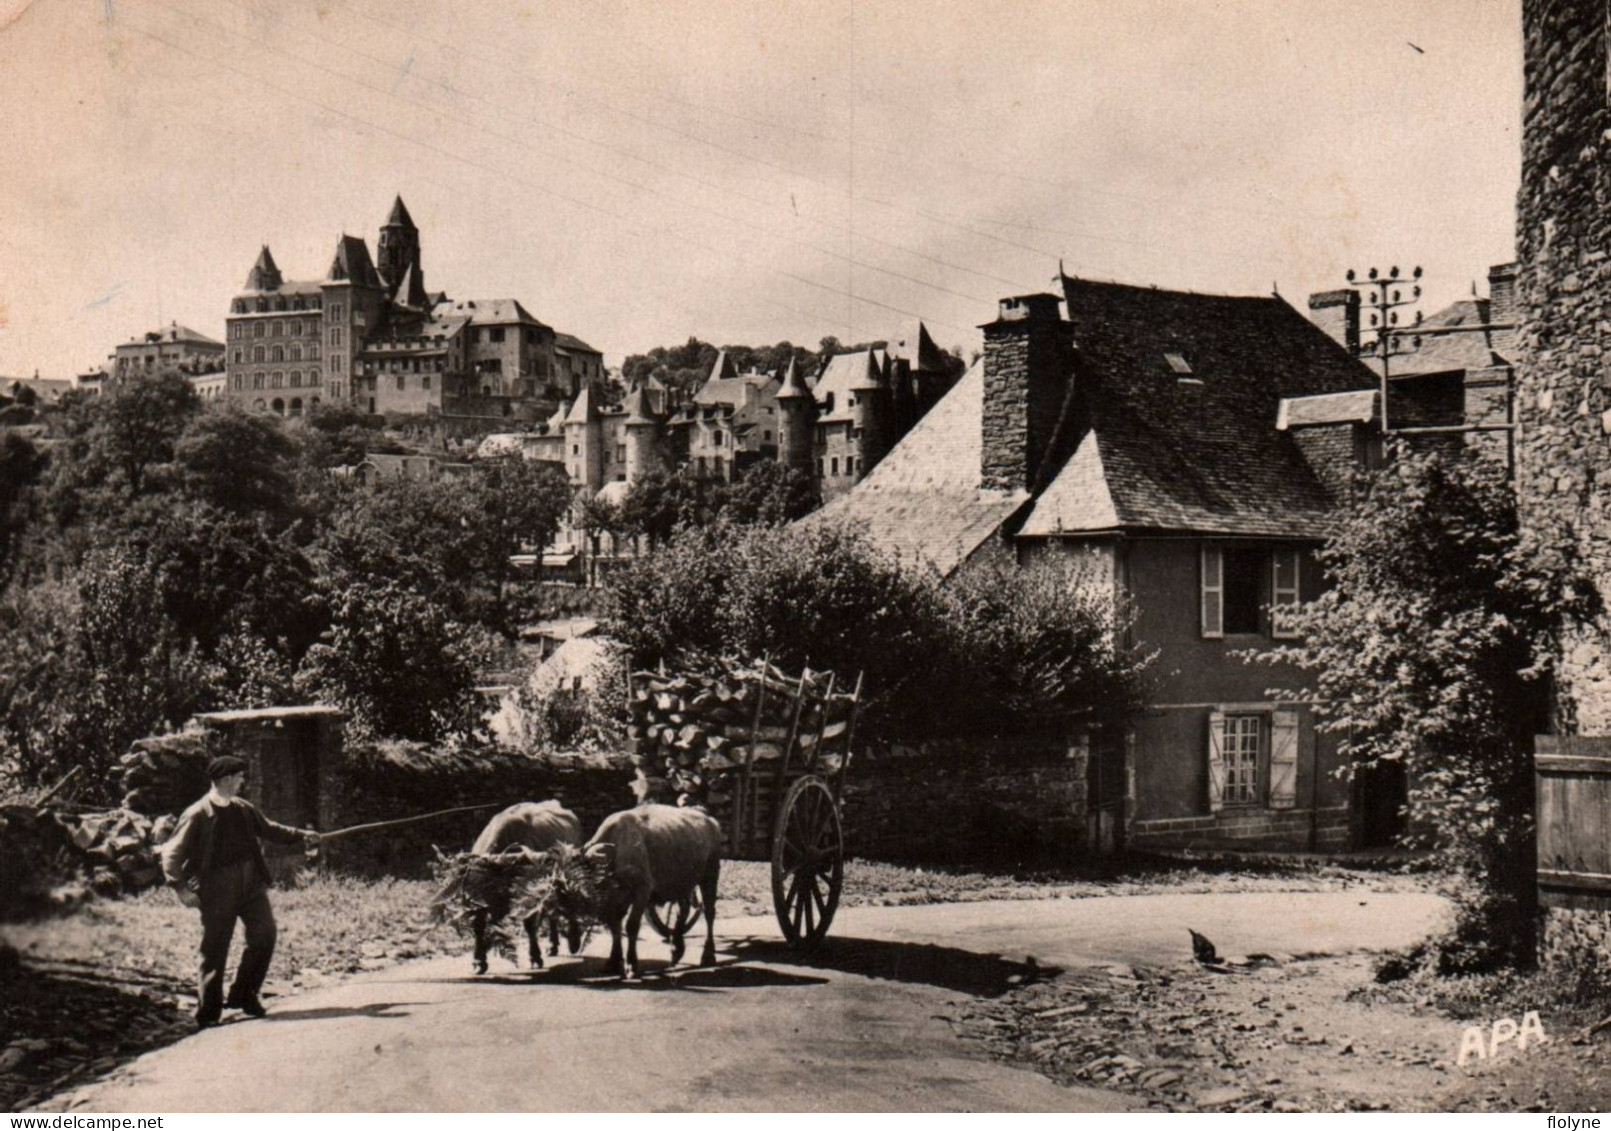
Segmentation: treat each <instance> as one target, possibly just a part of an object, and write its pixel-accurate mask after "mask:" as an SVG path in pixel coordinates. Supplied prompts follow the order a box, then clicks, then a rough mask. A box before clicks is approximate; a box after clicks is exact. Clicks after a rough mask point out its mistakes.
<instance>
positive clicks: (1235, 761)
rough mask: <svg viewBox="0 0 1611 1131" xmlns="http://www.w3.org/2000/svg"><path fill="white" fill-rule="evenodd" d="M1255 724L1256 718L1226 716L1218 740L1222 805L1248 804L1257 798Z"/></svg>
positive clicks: (1257, 724) (1257, 719)
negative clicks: (1222, 763) (1222, 771)
mask: <svg viewBox="0 0 1611 1131" xmlns="http://www.w3.org/2000/svg"><path fill="white" fill-rule="evenodd" d="M1259 723H1260V719H1259V716H1257V715H1226V716H1225V729H1224V731H1223V732H1222V733H1221V736H1220V751H1221V754H1222V756H1223V757H1224V759H1225V802H1226V804H1244V805H1245V804H1249V803H1251V802H1254V801H1257V800H1258V796H1259Z"/></svg>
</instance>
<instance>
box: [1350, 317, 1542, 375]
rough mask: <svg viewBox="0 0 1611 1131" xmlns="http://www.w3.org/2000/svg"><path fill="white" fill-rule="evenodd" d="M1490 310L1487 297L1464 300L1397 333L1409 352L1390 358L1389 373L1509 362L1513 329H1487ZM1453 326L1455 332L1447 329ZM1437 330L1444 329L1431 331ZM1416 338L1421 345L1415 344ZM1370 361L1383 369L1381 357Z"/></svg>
mask: <svg viewBox="0 0 1611 1131" xmlns="http://www.w3.org/2000/svg"><path fill="white" fill-rule="evenodd" d="M1490 313H1491V304H1490V303H1489V301H1488V300H1487V299H1485V298H1468V299H1461V300H1460V301H1459V302H1456V303H1453V304H1451V305H1449V306H1446V307H1444V308H1443V309H1442V310H1440V311H1438V312H1437V313H1436V314H1434V315H1433V316H1432V317H1430V318H1428V319H1426V320H1425V321H1423V322H1422V323H1421V325H1420V326H1419V327H1417V328H1416V329H1415V330H1407V331H1405V332H1404V333H1402V334H1399V335H1398V337H1397V342H1396V343H1395V348H1397V349H1401V350H1408V352H1405V353H1399V354H1395V355H1394V356H1393V357H1392V358H1391V359H1390V360H1389V361H1388V363H1387V366H1388V368H1387V371H1388V373H1389V374H1390V375H1392V376H1394V377H1410V376H1418V375H1420V374H1424V373H1448V372H1451V371H1453V370H1460V369H1487V368H1489V367H1490V366H1494V365H1506V364H1508V363H1509V360H1508V356H1507V355H1508V354H1509V353H1510V352H1511V339H1512V337H1513V331H1506V330H1491V329H1488V328H1487V327H1488V326H1489V325H1490V323H1491V318H1490ZM1451 329H1452V330H1453V331H1454V332H1452V333H1450V332H1448V331H1449V330H1451ZM1417 330H1418V331H1420V332H1419V333H1417V332H1416V331H1417ZM1434 330H1443V331H1444V332H1443V333H1431V332H1429V331H1434ZM1417 339H1419V340H1420V345H1419V346H1413V343H1414V342H1415V341H1416V340H1417ZM1412 346H1413V348H1412ZM1368 364H1369V365H1370V367H1371V368H1372V369H1373V370H1375V371H1376V372H1378V373H1380V372H1381V362H1380V361H1379V360H1378V359H1376V358H1374V357H1372V358H1369V359H1368Z"/></svg>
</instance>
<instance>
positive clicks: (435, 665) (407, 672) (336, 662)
mask: <svg viewBox="0 0 1611 1131" xmlns="http://www.w3.org/2000/svg"><path fill="white" fill-rule="evenodd" d="M324 588H325V596H326V600H327V602H328V605H329V608H330V613H331V618H330V627H329V629H328V630H327V631H326V633H325V635H324V637H323V638H322V639H321V640H320V642H319V643H318V644H316V645H314V646H313V647H312V648H310V649H309V650H308V654H307V656H306V658H305V659H304V661H303V664H302V668H301V670H300V671H298V672H297V677H296V684H297V687H298V689H299V690H300V691H302V692H303V693H304V694H305V695H307V696H309V697H313V698H318V699H322V700H324V701H326V702H330V703H335V704H337V705H338V706H340V707H342V708H343V709H344V710H346V711H347V712H348V713H349V718H350V726H351V727H352V729H353V732H354V734H356V735H358V736H362V737H375V736H389V737H395V738H411V739H416V740H418V741H422V742H432V741H437V740H439V739H443V738H447V737H450V736H460V735H470V734H472V733H474V732H475V730H476V729H477V727H478V726H479V725H480V717H481V703H480V698H479V697H478V696H477V694H476V691H475V687H476V670H477V667H478V663H479V661H480V660H481V659H482V658H483V645H482V642H481V640H480V639H479V638H478V637H477V635H476V634H475V633H474V632H472V631H470V630H468V629H466V628H465V627H463V626H462V625H459V624H456V623H455V622H454V621H452V620H451V619H449V617H448V616H447V614H446V612H445V610H444V609H443V608H442V607H441V606H440V605H438V604H436V603H435V602H433V601H431V600H430V599H429V598H427V597H425V596H424V595H422V594H420V593H418V592H416V591H414V590H412V589H410V588H408V587H407V586H406V585H404V584H401V583H399V582H395V581H384V580H376V579H368V578H351V579H339V580H338V579H335V578H327V579H326V582H325V585H324Z"/></svg>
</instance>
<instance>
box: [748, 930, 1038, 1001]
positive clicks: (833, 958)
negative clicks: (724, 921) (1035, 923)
mask: <svg viewBox="0 0 1611 1131" xmlns="http://www.w3.org/2000/svg"><path fill="white" fill-rule="evenodd" d="M725 949H726V950H727V951H729V952H730V953H731V954H732V955H733V956H734V957H735V958H737V959H738V960H739V961H740V962H756V963H765V964H768V965H772V964H776V965H779V966H804V967H806V968H808V969H813V970H838V971H840V972H842V973H845V974H859V975H861V976H862V977H864V978H878V979H880V980H883V981H889V982H921V983H923V984H925V985H930V986H936V987H938V988H940V989H945V990H955V991H957V992H959V993H965V994H971V995H973V996H974V997H999V996H1000V995H1002V994H1004V993H1006V992H1007V991H1008V990H1010V989H1015V988H1017V987H1018V986H1021V985H1023V984H1025V983H1026V982H1032V981H1037V980H1040V979H1045V978H1055V977H1056V976H1057V975H1058V974H1060V973H1062V971H1061V970H1059V969H1057V968H1056V967H1053V966H1039V965H1036V964H1035V963H1034V961H1033V960H1031V961H1029V962H1013V961H1010V960H1008V959H1005V958H1002V957H1000V956H999V955H994V954H977V953H975V952H973V951H971V950H960V949H958V948H957V947H952V946H936V945H933V944H929V943H910V942H896V941H893V940H890V939H858V938H844V937H840V936H832V937H830V938H828V939H827V940H825V941H824V942H823V944H822V945H821V946H820V947H819V948H817V949H816V950H813V951H797V950H791V949H789V947H788V945H787V944H786V943H783V942H780V941H779V940H777V939H761V938H754V937H750V938H745V939H738V940H734V941H732V942H730V943H729V944H728V945H727V947H726V948H725Z"/></svg>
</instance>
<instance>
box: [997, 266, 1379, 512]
mask: <svg viewBox="0 0 1611 1131" xmlns="http://www.w3.org/2000/svg"><path fill="white" fill-rule="evenodd" d="M1064 295H1065V301H1066V303H1067V306H1068V313H1069V320H1070V321H1071V322H1072V323H1073V328H1074V340H1075V345H1076V347H1077V349H1078V351H1079V359H1080V360H1079V363H1078V365H1077V375H1076V381H1077V382H1079V383H1081V384H1082V385H1083V390H1082V392H1083V395H1082V402H1083V404H1084V405H1085V406H1086V409H1087V411H1088V413H1089V419H1090V422H1091V427H1092V429H1093V430H1094V431H1095V433H1096V435H1097V444H1096V451H1095V455H1096V456H1099V457H1100V461H1101V469H1102V472H1103V475H1104V480H1105V482H1106V484H1107V488H1108V491H1109V493H1110V495H1111V497H1112V504H1113V508H1112V509H1113V512H1114V513H1113V517H1114V518H1116V519H1117V521H1118V524H1119V525H1121V526H1124V527H1127V528H1132V529H1152V530H1176V531H1194V532H1199V533H1211V534H1247V535H1262V536H1268V537H1305V538H1307V537H1323V536H1324V535H1325V532H1326V528H1327V521H1328V515H1329V511H1330V503H1329V500H1328V498H1327V495H1326V492H1325V490H1324V488H1323V487H1322V486H1321V484H1320V482H1319V481H1318V480H1317V479H1316V477H1315V475H1314V473H1313V471H1312V470H1311V469H1310V467H1309V465H1308V463H1307V462H1305V460H1304V458H1303V456H1302V454H1301V453H1300V452H1299V450H1298V448H1297V445H1296V444H1295V443H1294V442H1293V440H1292V438H1291V436H1290V435H1289V434H1287V433H1284V432H1278V431H1276V428H1275V423H1276V417H1277V415H1278V411H1279V407H1280V402H1281V400H1282V399H1283V398H1287V397H1304V396H1311V395H1315V394H1320V393H1335V392H1344V391H1348V390H1369V389H1371V388H1373V387H1374V385H1375V378H1374V377H1373V375H1372V374H1371V372H1370V371H1369V370H1368V369H1367V368H1365V367H1364V366H1363V365H1361V364H1360V363H1359V362H1358V361H1356V360H1355V359H1354V358H1353V357H1351V356H1349V354H1348V352H1347V351H1346V350H1344V349H1343V348H1342V347H1341V346H1340V345H1338V344H1337V343H1336V342H1334V341H1333V340H1332V339H1331V338H1329V337H1327V336H1326V334H1325V333H1323V332H1322V331H1321V330H1319V329H1318V328H1317V327H1316V326H1314V324H1313V323H1311V322H1310V321H1309V320H1308V319H1306V318H1304V317H1303V316H1302V315H1301V314H1299V313H1298V312H1297V311H1296V310H1294V309H1292V307H1290V306H1288V305H1287V304H1286V303H1285V302H1284V301H1282V300H1281V299H1280V298H1262V297H1249V298H1241V297H1230V296H1222V295H1197V294H1187V293H1184V292H1179V291H1164V290H1154V289H1152V288H1148V287H1131V286H1124V285H1121V284H1115V283H1093V282H1088V281H1085V280H1082V279H1065V280H1064ZM1166 353H1172V354H1178V355H1179V356H1180V357H1181V358H1183V359H1184V361H1185V362H1186V364H1187V365H1189V366H1190V368H1191V374H1192V376H1191V378H1190V379H1186V380H1183V379H1181V378H1180V377H1179V375H1177V373H1176V371H1175V368H1174V367H1173V366H1172V365H1171V364H1170V362H1169V361H1168V360H1167V359H1166V358H1165V356H1164V355H1165V354H1166ZM1087 460H1089V456H1088V457H1087ZM1089 472H1090V464H1089V462H1081V461H1076V460H1072V459H1071V460H1070V461H1069V464H1068V465H1066V466H1065V467H1064V468H1062V469H1060V471H1059V473H1058V475H1057V477H1056V478H1055V479H1054V480H1053V481H1052V483H1051V484H1050V485H1049V486H1048V487H1047V489H1046V491H1045V493H1044V494H1045V496H1049V497H1051V499H1052V500H1055V501H1061V500H1066V499H1068V498H1069V497H1070V496H1071V495H1072V494H1073V493H1074V492H1076V491H1077V489H1078V487H1077V482H1078V480H1079V478H1080V477H1081V476H1084V475H1087V474H1089ZM1065 477H1067V481H1064V480H1065ZM1036 509H1037V510H1039V506H1038V505H1037V508H1036ZM1074 517H1075V516H1074V514H1073V513H1072V512H1070V513H1067V514H1065V513H1063V512H1062V510H1061V509H1060V506H1059V505H1054V502H1052V501H1049V502H1048V506H1047V510H1046V512H1045V513H1044V514H1043V515H1039V516H1037V515H1036V514H1034V513H1032V514H1031V516H1030V518H1029V520H1028V522H1026V529H1029V528H1031V527H1033V528H1035V529H1044V528H1046V527H1048V526H1053V525H1057V524H1058V523H1061V525H1062V528H1063V529H1065V530H1072V529H1091V527H1089V526H1082V527H1076V526H1074V525H1072V523H1071V519H1072V518H1074ZM1096 517H1105V515H1102V514H1100V511H1097V512H1091V513H1087V514H1085V521H1087V522H1089V521H1094V520H1095V518H1096Z"/></svg>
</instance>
